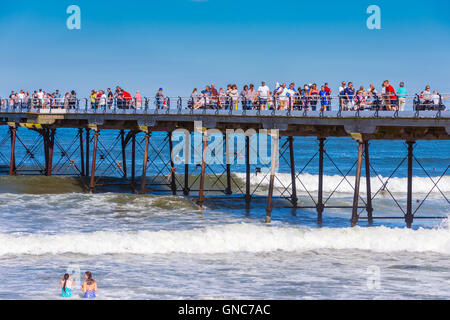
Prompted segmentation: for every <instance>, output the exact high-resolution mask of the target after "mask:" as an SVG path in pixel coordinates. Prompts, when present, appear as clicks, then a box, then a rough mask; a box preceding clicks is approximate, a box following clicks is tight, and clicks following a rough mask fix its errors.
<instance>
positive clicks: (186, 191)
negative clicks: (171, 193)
mask: <svg viewBox="0 0 450 320" xmlns="http://www.w3.org/2000/svg"><path fill="white" fill-rule="evenodd" d="M185 161H186V162H185V164H184V187H183V194H184V195H185V196H188V195H189V191H190V190H189V160H188V159H185Z"/></svg>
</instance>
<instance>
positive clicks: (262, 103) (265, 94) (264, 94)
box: [256, 81, 270, 110]
mask: <svg viewBox="0 0 450 320" xmlns="http://www.w3.org/2000/svg"><path fill="white" fill-rule="evenodd" d="M269 92H270V89H269V87H268V86H266V82H265V81H263V82H262V83H261V86H259V88H258V91H257V92H256V96H257V97H258V98H259V107H260V108H261V110H264V109H265V108H266V105H267V99H268V98H269Z"/></svg>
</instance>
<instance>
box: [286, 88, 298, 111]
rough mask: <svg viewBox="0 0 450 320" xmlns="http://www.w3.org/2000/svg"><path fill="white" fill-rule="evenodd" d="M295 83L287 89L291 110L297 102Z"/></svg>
mask: <svg viewBox="0 0 450 320" xmlns="http://www.w3.org/2000/svg"><path fill="white" fill-rule="evenodd" d="M295 93H296V92H295V83H293V82H292V83H291V84H290V85H289V88H288V89H287V96H288V100H289V108H290V109H291V110H293V109H294V101H295Z"/></svg>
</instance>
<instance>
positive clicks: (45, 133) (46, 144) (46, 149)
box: [41, 129, 49, 176]
mask: <svg viewBox="0 0 450 320" xmlns="http://www.w3.org/2000/svg"><path fill="white" fill-rule="evenodd" d="M41 134H42V139H44V157H45V169H44V173H45V175H46V176H48V153H49V150H48V145H49V143H48V140H49V139H48V129H42V131H41Z"/></svg>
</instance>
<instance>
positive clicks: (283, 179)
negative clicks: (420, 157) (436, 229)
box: [235, 173, 450, 194]
mask: <svg viewBox="0 0 450 320" xmlns="http://www.w3.org/2000/svg"><path fill="white" fill-rule="evenodd" d="M235 175H236V177H237V178H239V179H240V180H242V181H245V173H236V174H235ZM264 176H265V174H264V173H259V174H258V175H256V174H254V173H253V174H251V175H250V183H251V184H252V185H259V184H260V185H261V186H268V185H269V176H267V177H266V178H264ZM276 176H277V179H275V187H277V188H285V187H288V186H290V184H291V175H290V174H289V173H277V175H276ZM298 179H299V180H301V182H302V183H300V182H299V181H298V182H297V190H298V191H300V192H301V191H305V188H306V189H307V190H308V191H309V192H315V191H317V190H318V179H319V178H318V175H313V174H309V173H304V174H301V175H299V177H298ZM342 179H343V177H342V176H339V175H333V176H328V175H324V177H323V187H324V190H323V191H324V192H333V191H334V189H335V188H336V187H337V190H336V192H338V193H352V194H353V187H352V186H353V185H354V183H355V177H354V176H348V177H347V180H348V182H347V181H345V180H342ZM380 179H381V181H380ZM380 179H379V178H377V177H372V178H371V179H370V182H371V189H372V192H376V191H378V190H379V189H380V188H381V189H382V187H386V188H387V189H389V191H391V192H393V193H406V191H407V183H408V179H407V178H398V177H393V178H390V179H389V181H388V182H387V183H386V181H387V178H386V177H380ZM433 180H434V181H435V183H436V182H438V180H439V177H433ZM349 182H350V183H349ZM302 184H303V185H302ZM437 185H438V187H439V189H440V190H441V191H442V192H443V193H450V175H448V176H444V177H442V179H441V180H439V183H438V184H437ZM433 186H434V184H433V182H432V181H431V180H430V179H429V178H427V177H413V192H414V193H425V194H426V193H428V192H429V191H430V190H431V189H432V188H433ZM360 192H362V193H365V192H366V179H365V178H364V177H361V185H360ZM431 192H432V193H439V192H440V191H439V190H438V188H434V189H433V190H432V191H431Z"/></svg>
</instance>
